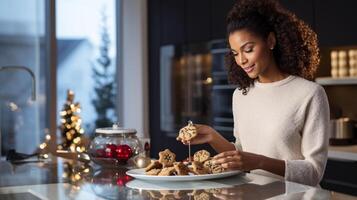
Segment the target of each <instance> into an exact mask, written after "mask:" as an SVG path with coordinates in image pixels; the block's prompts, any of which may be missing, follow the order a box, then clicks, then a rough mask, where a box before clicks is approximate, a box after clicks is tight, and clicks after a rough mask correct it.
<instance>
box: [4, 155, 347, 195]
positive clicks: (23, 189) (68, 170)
mask: <svg viewBox="0 0 357 200" xmlns="http://www.w3.org/2000/svg"><path fill="white" fill-rule="evenodd" d="M127 170H128V169H127V168H120V169H101V168H98V166H96V165H93V164H83V163H82V162H78V161H75V160H68V159H62V158H58V157H52V159H49V160H46V161H41V162H37V161H36V162H26V163H18V164H11V163H9V162H7V161H4V160H2V161H0V199H12V200H14V199H60V200H62V199H86V200H87V199H267V198H272V199H331V198H334V197H337V196H339V195H340V196H343V195H342V194H338V193H334V192H331V191H328V190H323V189H320V188H315V187H310V186H306V185H302V184H297V183H293V182H287V181H282V180H278V179H274V178H270V177H265V176H260V175H255V174H250V173H241V174H238V175H235V176H232V177H227V178H222V179H213V180H203V181H185V182H160V181H156V182H155V181H142V180H138V179H133V178H132V177H130V176H128V175H126V173H125V172H126V171H127ZM334 199H336V198H334ZM341 199H342V198H341Z"/></svg>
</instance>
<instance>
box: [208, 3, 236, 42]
mask: <svg viewBox="0 0 357 200" xmlns="http://www.w3.org/2000/svg"><path fill="white" fill-rule="evenodd" d="M211 1H212V2H211V10H212V17H211V23H212V25H211V34H212V35H211V38H212V39H222V38H225V37H226V16H227V14H228V12H229V10H230V9H231V8H232V7H233V5H234V3H235V2H236V1H235V0H224V1H222V0H211Z"/></svg>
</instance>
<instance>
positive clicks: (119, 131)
mask: <svg viewBox="0 0 357 200" xmlns="http://www.w3.org/2000/svg"><path fill="white" fill-rule="evenodd" d="M95 132H96V133H99V134H110V135H113V134H136V130H135V129H128V128H123V127H119V126H118V125H117V124H113V127H105V128H97V129H95Z"/></svg>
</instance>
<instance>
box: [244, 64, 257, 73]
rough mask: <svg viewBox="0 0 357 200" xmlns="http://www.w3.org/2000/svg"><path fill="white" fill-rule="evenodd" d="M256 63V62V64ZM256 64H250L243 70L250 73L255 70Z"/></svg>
mask: <svg viewBox="0 0 357 200" xmlns="http://www.w3.org/2000/svg"><path fill="white" fill-rule="evenodd" d="M254 65H255V64H254ZM254 65H252V66H250V67H245V68H243V70H244V71H245V72H247V73H250V72H252V71H253V70H254Z"/></svg>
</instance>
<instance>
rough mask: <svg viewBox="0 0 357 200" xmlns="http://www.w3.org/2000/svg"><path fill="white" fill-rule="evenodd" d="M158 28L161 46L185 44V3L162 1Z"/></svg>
mask: <svg viewBox="0 0 357 200" xmlns="http://www.w3.org/2000/svg"><path fill="white" fill-rule="evenodd" d="M153 14H154V13H153ZM158 26H159V27H158V28H159V30H160V35H161V41H160V44H161V45H165V44H182V43H184V42H185V1H183V0H181V1H178V0H160V24H158Z"/></svg>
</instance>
